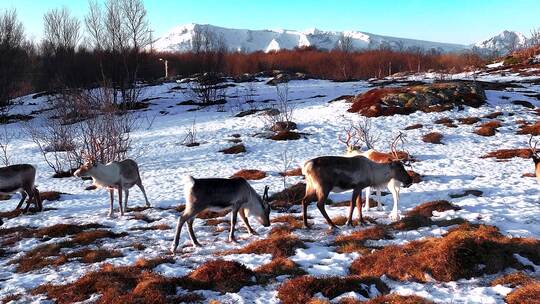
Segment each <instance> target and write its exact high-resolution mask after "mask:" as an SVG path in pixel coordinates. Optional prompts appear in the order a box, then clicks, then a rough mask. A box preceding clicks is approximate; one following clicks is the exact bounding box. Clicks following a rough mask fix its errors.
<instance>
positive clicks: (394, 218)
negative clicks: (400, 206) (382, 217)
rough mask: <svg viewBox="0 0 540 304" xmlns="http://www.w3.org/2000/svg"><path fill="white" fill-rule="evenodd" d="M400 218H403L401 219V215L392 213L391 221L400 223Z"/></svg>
mask: <svg viewBox="0 0 540 304" xmlns="http://www.w3.org/2000/svg"><path fill="white" fill-rule="evenodd" d="M400 218H401V217H400V216H399V214H398V213H397V212H392V213H390V219H391V220H392V221H399V220H400Z"/></svg>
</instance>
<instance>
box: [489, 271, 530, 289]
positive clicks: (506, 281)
mask: <svg viewBox="0 0 540 304" xmlns="http://www.w3.org/2000/svg"><path fill="white" fill-rule="evenodd" d="M533 282H538V279H535V278H533V277H530V276H528V275H526V274H525V273H524V272H523V271H516V272H512V273H509V274H506V275H503V276H500V277H498V278H496V279H495V280H493V281H491V286H496V285H504V286H508V287H511V288H516V287H517V286H523V285H526V284H530V283H533Z"/></svg>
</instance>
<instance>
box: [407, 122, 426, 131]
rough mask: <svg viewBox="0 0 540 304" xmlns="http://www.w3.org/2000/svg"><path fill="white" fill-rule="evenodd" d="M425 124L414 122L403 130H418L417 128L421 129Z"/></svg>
mask: <svg viewBox="0 0 540 304" xmlns="http://www.w3.org/2000/svg"><path fill="white" fill-rule="evenodd" d="M423 127H424V125H423V124H414V125H410V126H407V127H405V128H404V129H403V130H406V131H407V130H416V129H421V128H423Z"/></svg>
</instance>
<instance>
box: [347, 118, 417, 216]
mask: <svg viewBox="0 0 540 304" xmlns="http://www.w3.org/2000/svg"><path fill="white" fill-rule="evenodd" d="M345 135H346V137H345V138H342V137H341V135H340V136H339V140H340V141H341V142H342V143H344V144H345V145H346V146H347V152H346V155H345V156H347V157H355V156H363V157H366V158H367V159H369V160H371V161H373V162H375V163H379V164H390V163H393V162H400V163H402V164H405V165H409V164H410V160H411V159H410V155H409V153H407V152H402V151H398V150H397V144H398V143H399V142H401V144H402V145H404V144H405V141H404V135H403V133H401V132H400V133H399V134H398V135H397V136H396V137H395V138H394V139H393V140H392V141H391V143H390V151H391V152H390V153H384V152H379V151H376V150H375V149H374V144H375V143H376V142H377V141H378V137H376V136H375V135H373V134H372V132H371V123H370V122H369V120H365V121H362V122H360V123H359V124H357V125H352V124H351V126H350V127H349V128H346V129H345ZM363 145H366V147H367V148H368V150H366V151H363V152H362V151H361V150H360V149H361V148H362V146H363ZM401 185H402V183H400V182H397V181H396V180H389V181H388V183H386V184H381V185H377V186H374V187H367V188H366V201H365V204H364V207H363V210H364V211H368V210H369V201H370V195H371V191H372V190H375V191H376V194H377V210H378V211H382V210H383V207H382V200H381V190H383V189H388V190H390V192H391V193H392V194H393V199H394V206H393V208H392V212H391V215H390V216H391V218H392V219H394V220H397V219H399V214H398V201H399V194H400V189H401Z"/></svg>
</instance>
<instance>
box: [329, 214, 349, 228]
mask: <svg viewBox="0 0 540 304" xmlns="http://www.w3.org/2000/svg"><path fill="white" fill-rule="evenodd" d="M347 220H348V218H347V217H346V216H344V215H338V216H334V217H333V218H332V222H333V223H334V224H336V225H338V226H343V225H345V224H346V223H347Z"/></svg>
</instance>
